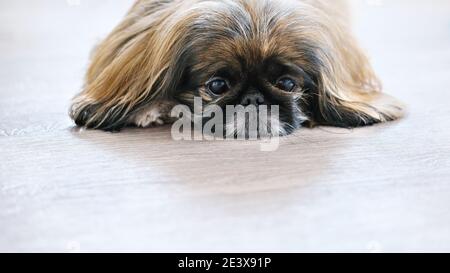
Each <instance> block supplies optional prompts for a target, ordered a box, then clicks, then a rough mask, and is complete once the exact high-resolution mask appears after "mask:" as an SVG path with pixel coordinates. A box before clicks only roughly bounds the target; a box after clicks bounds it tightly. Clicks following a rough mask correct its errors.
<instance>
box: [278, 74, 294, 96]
mask: <svg viewBox="0 0 450 273" xmlns="http://www.w3.org/2000/svg"><path fill="white" fill-rule="evenodd" d="M296 86H297V83H296V82H295V81H294V80H293V79H291V78H287V77H284V78H281V79H279V80H278V81H277V84H276V87H277V88H279V89H281V90H283V91H287V92H292V91H293V90H294V89H295V87H296Z"/></svg>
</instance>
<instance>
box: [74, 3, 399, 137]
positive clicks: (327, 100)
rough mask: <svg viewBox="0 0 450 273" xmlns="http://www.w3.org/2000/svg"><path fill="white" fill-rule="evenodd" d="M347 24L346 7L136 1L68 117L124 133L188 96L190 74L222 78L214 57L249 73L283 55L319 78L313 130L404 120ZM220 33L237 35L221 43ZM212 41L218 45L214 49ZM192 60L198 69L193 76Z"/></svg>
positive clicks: (102, 49)
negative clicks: (149, 110)
mask: <svg viewBox="0 0 450 273" xmlns="http://www.w3.org/2000/svg"><path fill="white" fill-rule="evenodd" d="M348 17H349V16H348V12H347V9H346V5H345V2H344V1H326V0H323V1H322V0H284V1H283V0H222V1H221V0H208V1H207V0H138V1H137V2H136V3H135V4H134V6H133V7H132V8H131V10H130V11H129V13H128V14H127V15H126V17H125V19H124V20H123V21H122V22H121V23H120V25H119V26H117V27H116V28H115V29H114V30H113V32H112V33H111V34H110V35H109V36H108V37H107V38H106V39H105V40H104V41H103V42H102V43H101V44H100V45H98V46H97V48H96V49H95V52H94V53H93V56H92V61H91V64H90V67H89V70H88V72H87V75H86V83H85V86H84V89H83V91H82V92H81V93H80V94H79V95H77V96H76V97H75V98H74V101H73V105H72V107H71V110H70V115H71V117H72V118H73V119H74V120H75V121H76V123H77V124H78V125H80V126H86V127H88V128H97V129H105V130H116V129H120V128H121V127H123V126H126V125H127V124H128V123H129V119H130V117H131V116H133V115H136V114H137V113H139V111H141V110H142V109H144V108H145V107H146V106H148V105H150V104H152V103H154V102H156V101H159V100H167V99H169V100H171V99H178V100H179V101H183V99H180V98H186V96H189V92H188V91H186V90H185V92H183V93H180V91H179V90H178V89H179V84H180V83H181V82H182V81H183V75H184V73H185V70H186V69H189V70H190V71H192V73H195V71H200V70H202V69H214V63H215V62H216V61H217V60H216V59H217V58H216V56H220V57H221V58H222V59H224V60H229V59H233V58H234V59H236V56H241V57H243V58H245V62H246V63H249V64H250V63H252V62H253V63H256V62H258V61H259V60H261V59H265V58H270V56H272V55H277V56H280V57H281V58H283V59H287V60H289V61H290V62H292V63H295V64H296V65H298V66H300V67H302V68H303V69H304V70H305V71H307V72H308V73H310V74H311V75H314V84H315V86H316V88H317V90H316V92H314V93H313V94H311V95H310V97H314V99H315V103H312V102H311V103H309V105H310V107H311V114H310V122H311V123H312V124H327V125H335V126H343V127H354V126H360V125H369V124H373V123H378V122H385V121H390V120H394V119H396V118H399V117H400V116H401V115H402V109H401V105H400V104H399V103H398V102H397V101H396V100H395V99H393V98H391V97H389V96H387V95H385V94H383V93H381V91H382V87H381V84H380V81H379V80H378V78H377V77H376V75H375V73H374V72H373V70H372V67H371V65H370V63H369V61H368V58H367V57H366V55H365V54H364V53H363V51H362V50H361V49H360V48H359V47H358V45H357V43H356V41H355V39H354V37H353V36H352V34H351V30H350V26H349V25H350V23H349V22H348V19H347V18H348ZM211 30H214V31H216V32H215V34H214V35H213V34H210V36H209V37H208V38H207V39H206V38H204V35H205V33H207V34H209V33H211ZM221 30H223V31H224V32H227V33H230V32H233V35H232V36H230V35H228V36H227V35H225V36H224V37H218V36H220V35H218V34H217V33H220V31H221ZM202 39H204V41H205V42H202V43H200V41H203V40H202ZM211 39H216V40H217V41H220V42H217V43H215V46H214V47H212V46H210V45H209V47H207V49H206V44H208V41H210V40H211ZM203 46H204V47H205V50H202V49H203V48H202V47H203ZM194 53H195V54H194ZM189 54H191V55H195V57H196V58H197V59H196V60H197V61H196V62H195V63H194V64H192V65H189V67H188V65H187V58H190V56H189ZM192 94H193V92H192ZM192 94H191V95H192ZM200 95H201V96H202V97H203V98H204V99H205V100H206V101H208V98H207V96H205V94H202V92H200Z"/></svg>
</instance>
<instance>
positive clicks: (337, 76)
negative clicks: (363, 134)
mask: <svg viewBox="0 0 450 273" xmlns="http://www.w3.org/2000/svg"><path fill="white" fill-rule="evenodd" d="M331 31H334V33H333V34H330V37H332V39H330V40H328V45H327V46H324V47H322V48H319V49H318V50H317V52H316V63H317V69H318V70H317V71H316V79H315V81H316V83H315V84H316V92H315V97H316V113H315V115H316V117H315V119H316V122H317V123H321V124H326V125H332V126H339V127H358V126H364V125H371V124H375V123H380V122H386V121H392V120H395V119H398V118H400V117H401V116H402V115H403V105H402V104H401V103H400V102H399V101H398V100H396V99H394V98H392V97H390V96H388V95H386V94H383V93H382V85H381V83H380V81H379V80H378V78H377V77H376V75H375V73H374V72H373V69H372V67H371V65H370V63H369V60H368V58H367V56H366V55H365V54H364V52H363V51H362V50H361V49H360V48H359V47H358V45H357V43H356V41H355V40H354V39H353V37H352V36H351V34H349V33H346V31H340V30H339V29H335V30H331ZM317 112H318V113H317Z"/></svg>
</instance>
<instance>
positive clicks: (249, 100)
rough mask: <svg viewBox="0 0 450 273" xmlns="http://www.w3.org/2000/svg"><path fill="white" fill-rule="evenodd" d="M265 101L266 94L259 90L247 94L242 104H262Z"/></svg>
mask: <svg viewBox="0 0 450 273" xmlns="http://www.w3.org/2000/svg"><path fill="white" fill-rule="evenodd" d="M263 103H264V95H263V94H261V93H259V92H258V93H257V92H252V93H250V94H246V95H245V96H244V97H243V98H242V100H241V104H242V105H243V106H249V105H256V106H258V105H261V104H263Z"/></svg>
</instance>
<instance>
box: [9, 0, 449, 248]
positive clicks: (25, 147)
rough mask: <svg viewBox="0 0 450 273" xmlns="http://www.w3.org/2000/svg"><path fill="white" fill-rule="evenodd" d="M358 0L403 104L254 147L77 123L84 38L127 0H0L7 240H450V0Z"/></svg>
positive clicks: (406, 244)
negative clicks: (381, 120)
mask: <svg viewBox="0 0 450 273" xmlns="http://www.w3.org/2000/svg"><path fill="white" fill-rule="evenodd" d="M355 2H356V9H355V14H356V25H355V30H356V31H357V33H358V36H359V37H360V39H361V41H362V44H363V46H364V47H365V48H366V49H367V50H368V51H369V52H370V55H371V56H372V59H373V62H374V65H375V67H376V69H377V71H378V72H379V74H380V76H381V77H382V79H383V80H384V83H385V86H386V89H387V90H388V92H389V93H391V94H393V95H395V96H397V97H399V98H400V99H402V100H403V101H404V102H405V103H406V104H407V105H408V108H409V115H408V116H407V117H406V118H405V119H403V120H402V121H400V122H396V123H392V124H388V125H381V126H375V127H370V128H363V129H356V130H341V129H335V128H317V129H314V130H309V129H304V130H301V131H299V132H298V133H297V134H295V135H293V136H290V137H288V138H285V139H283V140H282V145H281V147H280V149H279V150H278V151H276V152H272V153H263V152H260V151H259V146H258V143H255V142H175V141H172V140H171V137H170V134H169V129H168V128H158V129H149V130H132V129H130V130H127V131H125V132H122V133H119V134H110V133H103V132H94V131H80V130H77V129H76V128H73V125H72V123H71V122H70V120H69V119H68V117H67V114H66V113H67V108H68V103H69V100H70V98H71V97H72V96H73V95H74V94H75V93H76V92H78V90H79V89H80V87H81V85H82V77H83V72H84V70H85V68H86V66H87V59H88V55H89V51H90V49H91V48H92V46H93V45H94V44H95V43H96V41H98V40H99V39H100V38H101V37H102V36H103V35H105V34H106V33H107V32H108V31H109V30H110V29H111V28H112V27H113V26H114V25H115V24H116V23H117V22H118V21H119V20H120V18H121V16H122V15H123V14H124V13H125V11H126V10H127V9H128V7H129V6H130V4H131V1H123V0H122V1H115V0H114V1H113V0H96V1H87V0H78V1H77V0H70V1H69V0H68V1H63V0H58V1H57V0H53V1H52V0H39V1H29V0H16V1H1V2H0V151H1V153H0V156H1V157H0V251H189V250H192V251H211V250H213V251H236V250H239V251H450V125H449V122H450V90H449V87H450V2H449V1H445V0H441V1H440V0H434V1H421V0H414V1H410V0H408V1H401V0H389V1H382V0H377V1H355Z"/></svg>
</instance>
